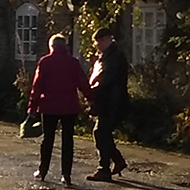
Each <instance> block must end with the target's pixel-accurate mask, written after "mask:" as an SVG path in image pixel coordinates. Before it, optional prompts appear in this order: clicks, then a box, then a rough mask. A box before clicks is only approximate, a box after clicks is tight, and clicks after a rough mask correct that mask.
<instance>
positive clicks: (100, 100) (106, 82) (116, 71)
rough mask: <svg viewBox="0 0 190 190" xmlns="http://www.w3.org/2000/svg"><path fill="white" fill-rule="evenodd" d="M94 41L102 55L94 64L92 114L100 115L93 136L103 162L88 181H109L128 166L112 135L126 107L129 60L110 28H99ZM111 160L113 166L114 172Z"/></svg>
mask: <svg viewBox="0 0 190 190" xmlns="http://www.w3.org/2000/svg"><path fill="white" fill-rule="evenodd" d="M93 39H94V41H95V45H96V46H97V49H98V50H99V51H100V52H101V53H102V54H101V57H100V58H99V59H98V60H97V61H96V62H95V64H94V68H93V71H92V75H91V77H90V84H91V88H92V89H93V91H94V93H95V94H94V96H95V97H94V98H95V100H94V105H93V107H92V108H93V109H92V112H93V113H95V114H97V116H98V120H97V122H96V124H95V127H94V129H93V133H94V139H95V142H96V147H97V149H98V151H99V156H100V160H99V167H98V170H97V172H96V173H95V174H94V175H92V176H87V178H86V179H87V180H94V181H108V180H111V175H114V174H116V173H118V174H120V172H121V171H122V170H123V169H124V168H126V167H127V164H126V163H125V160H124V158H123V157H122V155H121V153H120V151H119V150H118V149H117V148H116V146H115V144H114V139H113V136H112V132H113V131H114V130H115V128H116V127H117V125H118V124H119V123H120V122H121V121H122V118H123V116H124V114H125V110H126V108H127V103H128V95H127V61H126V58H125V56H124V55H123V54H122V53H121V52H120V51H119V50H118V47H117V43H116V42H115V40H114V38H113V36H112V34H111V31H110V30H109V29H107V28H100V29H99V30H97V31H96V32H95V34H94V35H93ZM110 161H113V163H114V168H113V170H112V171H111V170H110Z"/></svg>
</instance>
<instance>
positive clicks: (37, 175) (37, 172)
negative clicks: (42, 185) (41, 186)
mask: <svg viewBox="0 0 190 190" xmlns="http://www.w3.org/2000/svg"><path fill="white" fill-rule="evenodd" d="M33 176H34V177H35V178H41V180H42V181H44V179H45V176H42V175H41V173H40V170H36V171H35V172H34V173H33Z"/></svg>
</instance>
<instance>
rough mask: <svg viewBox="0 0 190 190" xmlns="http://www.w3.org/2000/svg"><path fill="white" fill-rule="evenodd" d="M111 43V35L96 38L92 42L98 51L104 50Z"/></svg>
mask: <svg viewBox="0 0 190 190" xmlns="http://www.w3.org/2000/svg"><path fill="white" fill-rule="evenodd" d="M111 43H112V37H111V36H105V37H102V38H99V39H97V40H96V41H95V42H94V44H95V46H96V47H97V48H98V50H99V51H101V52H104V51H105V50H106V49H107V48H108V47H109V46H110V44H111Z"/></svg>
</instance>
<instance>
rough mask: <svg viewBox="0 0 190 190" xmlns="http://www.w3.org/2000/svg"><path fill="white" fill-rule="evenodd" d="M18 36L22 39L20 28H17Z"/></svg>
mask: <svg viewBox="0 0 190 190" xmlns="http://www.w3.org/2000/svg"><path fill="white" fill-rule="evenodd" d="M18 36H19V39H18V40H23V39H22V30H21V29H18Z"/></svg>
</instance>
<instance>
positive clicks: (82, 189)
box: [39, 178, 177, 190]
mask: <svg viewBox="0 0 190 190" xmlns="http://www.w3.org/2000/svg"><path fill="white" fill-rule="evenodd" d="M42 183H43V185H44V189H48V190H56V189H57V188H58V189H60V188H61V189H62V188H63V189H73V190H100V188H98V187H96V186H94V184H93V187H92V186H89V184H88V185H87V184H81V185H78V184H73V185H72V186H69V187H67V186H64V185H63V184H62V183H55V182H52V181H45V182H41V185H42ZM92 183H96V182H92ZM102 183H110V184H114V185H117V186H121V187H126V188H127V189H129V190H130V188H131V189H138V190H174V188H166V187H161V186H158V185H152V184H148V183H145V182H139V181H136V180H126V179H123V178H120V179H118V180H111V181H109V182H104V181H102ZM45 187H46V188H45ZM39 189H40V188H39ZM175 190H177V189H175Z"/></svg>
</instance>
